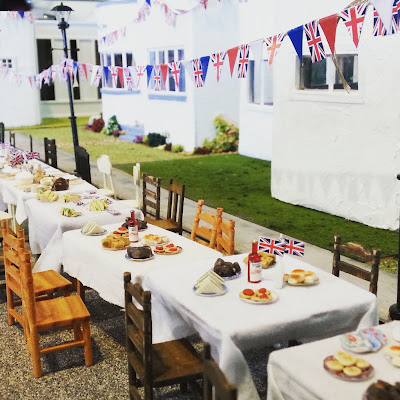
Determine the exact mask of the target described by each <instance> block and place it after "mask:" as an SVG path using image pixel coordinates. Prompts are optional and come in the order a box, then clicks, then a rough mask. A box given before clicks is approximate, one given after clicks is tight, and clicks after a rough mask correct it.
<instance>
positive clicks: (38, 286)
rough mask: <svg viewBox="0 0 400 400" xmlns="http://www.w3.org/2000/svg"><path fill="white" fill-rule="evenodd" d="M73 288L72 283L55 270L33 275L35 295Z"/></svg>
mask: <svg viewBox="0 0 400 400" xmlns="http://www.w3.org/2000/svg"><path fill="white" fill-rule="evenodd" d="M71 286H72V283H71V282H70V281H69V280H68V279H66V278H64V277H63V276H61V275H60V274H58V273H57V272H56V271H53V270H48V271H42V272H35V273H34V274H33V287H34V290H35V294H40V293H44V292H48V291H54V290H59V289H63V288H68V287H71Z"/></svg>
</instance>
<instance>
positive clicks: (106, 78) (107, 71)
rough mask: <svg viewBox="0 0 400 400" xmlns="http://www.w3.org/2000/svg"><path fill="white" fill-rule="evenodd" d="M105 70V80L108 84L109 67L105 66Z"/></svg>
mask: <svg viewBox="0 0 400 400" xmlns="http://www.w3.org/2000/svg"><path fill="white" fill-rule="evenodd" d="M103 72H104V80H105V82H106V84H107V83H108V76H109V69H108V67H103Z"/></svg>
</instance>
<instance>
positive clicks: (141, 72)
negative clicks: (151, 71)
mask: <svg viewBox="0 0 400 400" xmlns="http://www.w3.org/2000/svg"><path fill="white" fill-rule="evenodd" d="M145 70H146V67H145V66H144V65H139V66H137V67H136V78H137V80H136V87H139V84H140V79H141V78H142V76H143V75H144V71H145Z"/></svg>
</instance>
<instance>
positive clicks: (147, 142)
mask: <svg viewBox="0 0 400 400" xmlns="http://www.w3.org/2000/svg"><path fill="white" fill-rule="evenodd" d="M142 143H143V144H149V138H148V136H143V137H142Z"/></svg>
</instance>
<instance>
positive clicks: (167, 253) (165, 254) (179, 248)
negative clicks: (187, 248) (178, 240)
mask: <svg viewBox="0 0 400 400" xmlns="http://www.w3.org/2000/svg"><path fill="white" fill-rule="evenodd" d="M175 247H176V248H177V249H178V251H176V252H175V253H170V252H168V251H163V250H157V249H153V251H154V253H156V254H160V255H163V256H174V255H176V254H180V253H182V251H183V249H182V247H181V246H175Z"/></svg>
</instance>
